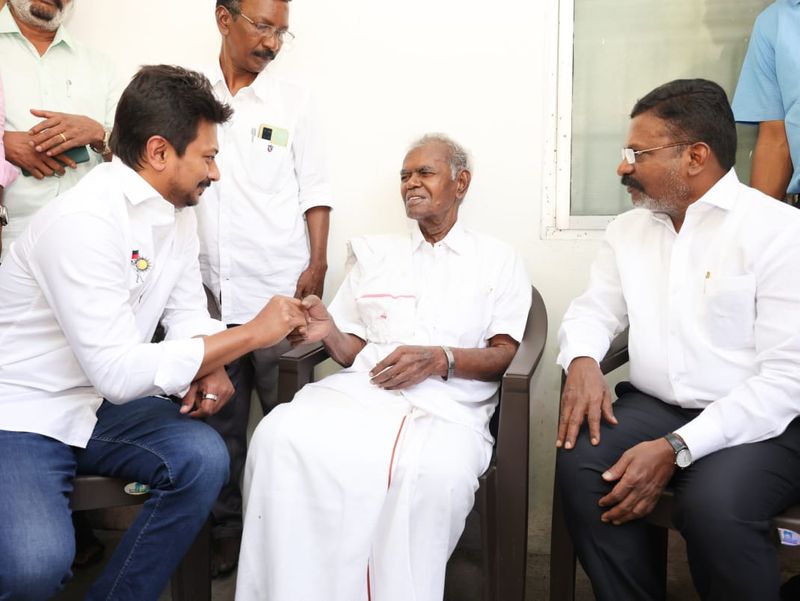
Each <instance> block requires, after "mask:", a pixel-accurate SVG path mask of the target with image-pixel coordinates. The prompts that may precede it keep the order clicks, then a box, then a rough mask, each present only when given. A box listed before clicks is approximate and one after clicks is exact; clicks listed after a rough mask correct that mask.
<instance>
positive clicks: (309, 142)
mask: <svg viewBox="0 0 800 601" xmlns="http://www.w3.org/2000/svg"><path fill="white" fill-rule="evenodd" d="M321 131H322V130H321V126H320V125H319V123H318V120H317V118H316V112H315V109H314V106H313V103H312V101H311V99H310V95H306V98H305V107H304V110H303V111H302V116H301V117H300V119H299V120H298V122H297V126H296V129H295V136H294V141H293V142H292V153H293V155H294V168H295V173H296V175H297V184H298V187H299V193H298V195H297V198H298V202H299V203H300V210H301V211H302V212H303V213H305V212H306V211H308V210H309V209H312V208H314V207H331V208H333V194H332V192H331V187H330V186H329V185H328V181H327V177H326V171H325V152H324V147H323V143H322V135H321Z"/></svg>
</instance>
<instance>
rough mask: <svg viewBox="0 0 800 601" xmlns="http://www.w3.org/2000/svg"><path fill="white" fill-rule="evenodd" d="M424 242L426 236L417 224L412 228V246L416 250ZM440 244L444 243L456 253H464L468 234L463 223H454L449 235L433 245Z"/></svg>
mask: <svg viewBox="0 0 800 601" xmlns="http://www.w3.org/2000/svg"><path fill="white" fill-rule="evenodd" d="M424 242H426V241H425V237H424V236H423V235H422V232H421V231H420V229H419V226H417V225H415V226H414V227H413V228H412V230H411V246H412V248H413V249H414V250H415V251H416V250H418V249H419V247H420V246H421V245H422V244H423V243H424ZM439 244H443V245H444V246H446V247H447V248H449V249H450V250H452V251H453V252H454V253H456V254H459V255H460V254H463V253H464V251H465V249H466V245H467V234H466V232H464V228H463V227H461V224H460V223H458V222H456V223H454V224H453V227H451V228H450V231H449V232H447V235H446V236H445V237H444V238H442V240H440V241H439V242H437V243H436V244H435V245H433V246H436V245H439ZM429 246H430V245H429Z"/></svg>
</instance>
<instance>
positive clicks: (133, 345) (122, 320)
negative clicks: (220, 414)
mask: <svg viewBox="0 0 800 601" xmlns="http://www.w3.org/2000/svg"><path fill="white" fill-rule="evenodd" d="M122 239H124V236H122V235H121V233H120V231H119V228H118V227H115V225H114V224H112V223H110V222H109V220H105V219H103V218H100V217H97V216H92V215H88V214H85V213H79V214H71V215H66V216H63V217H61V218H59V219H57V220H54V221H53V223H52V224H51V225H50V226H49V227H47V228H46V229H45V230H44V231H43V232H42V233H41V236H40V237H39V239H38V240H37V242H36V244H35V246H34V247H33V251H32V253H31V257H30V268H31V271H32V273H33V276H34V278H35V279H36V281H37V283H38V285H39V287H40V289H41V291H42V294H43V295H44V297H45V299H46V300H47V303H48V304H49V306H50V307H51V309H52V311H53V314H54V316H55V319H56V321H57V322H58V324H59V326H60V327H61V330H62V332H63V333H64V336H65V337H66V339H67V341H68V343H69V345H70V348H71V349H72V352H73V353H74V355H75V357H76V358H77V360H78V362H79V363H80V365H81V367H82V368H83V371H84V373H85V374H86V376H87V378H88V379H89V381H90V382H91V383H92V385H93V386H94V387H95V389H96V390H97V392H98V393H99V394H100V395H102V396H103V397H104V398H106V399H108V400H109V401H111V402H114V403H123V402H127V401H130V400H133V399H136V398H140V397H143V396H147V395H151V394H175V393H178V392H179V391H181V390H183V389H184V388H185V387H186V386H187V385H188V384H189V383H190V382H191V380H192V379H193V378H194V376H195V374H196V373H197V370H198V369H199V368H200V364H201V363H202V360H203V354H204V343H203V340H202V339H200V338H195V339H188V340H173V341H167V342H162V343H160V344H150V343H143V342H142V341H141V340H140V338H139V334H138V333H137V330H136V325H135V318H134V314H133V311H132V309H131V306H130V304H129V302H128V287H127V275H128V269H127V268H128V267H129V265H127V264H126V263H127V262H126V261H124V260H121V261H120V260H115V257H120V256H123V257H124V256H125V249H120V247H119V244H120V240H122Z"/></svg>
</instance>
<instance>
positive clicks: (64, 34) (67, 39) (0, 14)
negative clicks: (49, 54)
mask: <svg viewBox="0 0 800 601" xmlns="http://www.w3.org/2000/svg"><path fill="white" fill-rule="evenodd" d="M3 33H16V34H17V35H19V36H22V32H21V31H20V30H19V26H18V25H17V22H16V21H15V20H14V17H13V16H12V15H11V9H10V8H9V5H8V4H6V5H5V6H4V7H3V8H2V9H0V34H3ZM22 37H24V36H22ZM62 42H63V43H64V45H66V46H68V47H69V48H74V46H75V43H74V41H73V39H72V35H71V34H70V33H69V31H68V30H67V28H66V27H65V26H64V25H62V26H61V27H59V28H58V31H56V37H55V38H53V42H52V43H51V44H50V48H54V47H55V46H57V45H58V44H60V43H62ZM50 48H48V50H49V49H50Z"/></svg>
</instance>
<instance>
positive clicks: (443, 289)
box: [312, 223, 531, 440]
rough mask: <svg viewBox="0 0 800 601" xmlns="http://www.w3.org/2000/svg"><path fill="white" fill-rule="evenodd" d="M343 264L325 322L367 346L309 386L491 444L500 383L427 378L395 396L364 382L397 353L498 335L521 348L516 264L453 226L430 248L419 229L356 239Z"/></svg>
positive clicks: (477, 342) (527, 298) (521, 299)
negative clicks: (383, 403) (425, 416)
mask: <svg viewBox="0 0 800 601" xmlns="http://www.w3.org/2000/svg"><path fill="white" fill-rule="evenodd" d="M350 264H351V265H352V267H351V268H350V271H349V272H348V274H347V276H346V277H345V280H344V282H343V283H342V286H341V287H340V288H339V291H338V292H337V293H336V298H334V300H333V302H332V303H331V305H330V312H331V315H332V316H333V318H334V321H335V322H336V325H337V327H338V328H339V329H340V330H342V331H343V332H347V333H350V334H355V335H356V336H358V337H359V338H361V339H363V340H366V341H367V344H366V346H365V347H364V348H363V349H362V350H361V352H360V353H359V354H358V356H356V358H355V361H354V362H353V365H352V366H351V367H349V368H347V369H344V370H342V371H341V372H338V373H336V374H333V375H332V376H328V377H327V378H325V379H323V380H321V381H320V382H318V383H316V384H312V385H313V386H322V387H327V388H333V389H335V390H338V391H340V392H343V393H345V394H348V395H350V396H351V397H353V398H358V399H363V400H365V401H366V400H367V399H371V398H374V399H375V401H376V402H380V399H381V398H382V397H385V395H402V396H403V397H404V398H405V399H406V400H407V401H408V402H409V403H410V404H411V405H412V406H414V407H417V408H419V409H422V410H424V411H426V412H428V413H431V414H433V415H436V416H438V417H441V418H443V419H446V420H448V421H451V422H454V423H459V424H462V425H464V426H467V427H469V428H472V429H473V430H475V431H477V432H479V433H480V434H482V435H484V436H485V437H486V438H487V439H489V440H491V436H490V434H489V429H488V426H489V419H490V418H491V415H492V413H493V411H494V408H495V406H496V404H497V401H496V398H495V396H494V395H495V393H496V392H497V389H498V386H499V383H498V382H482V381H479V380H467V379H464V378H459V377H453V378H450V379H449V380H447V381H445V380H443V379H442V378H439V377H431V378H427V379H426V380H423V381H422V382H420V383H419V384H416V385H414V386H411V387H410V388H406V389H404V390H401V391H397V392H393V391H386V390H383V389H381V388H379V387H377V386H374V385H373V384H371V383H370V378H369V373H368V372H369V370H371V369H372V368H373V367H375V364H376V363H378V362H379V361H380V360H381V359H384V358H385V357H386V356H387V355H389V353H391V352H392V351H393V350H394V349H395V348H397V347H398V346H400V345H433V346H439V345H447V346H452V347H455V348H485V347H486V346H487V345H488V341H489V339H490V338H492V337H493V336H496V335H498V334H507V335H508V336H511V337H512V338H513V339H514V340H517V341H519V340H521V339H522V335H523V333H524V331H525V324H526V322H527V318H528V309H529V308H530V304H531V287H530V282H529V280H528V277H527V274H526V273H525V268H524V266H523V264H522V261H521V260H520V259H519V257H518V256H517V254H516V253H515V252H514V251H513V250H512V249H511V248H510V247H509V246H508V245H506V244H505V243H503V242H500V241H498V240H495V239H494V238H491V237H489V236H485V235H483V234H479V233H476V232H473V231H471V230H468V229H464V228H462V227H461V226H460V225H459V224H458V223H456V225H454V226H453V228H452V229H451V230H450V232H448V234H447V236H446V237H445V238H444V239H443V240H442V241H441V242H437V243H436V244H434V245H431V244H429V243H428V242H426V241H425V240H424V238H423V237H422V234H421V233H420V231H419V229H418V228H417V227H415V228H414V230H413V232H412V233H411V234H410V235H405V236H397V235H387V236H364V237H361V238H356V239H353V240H351V241H350Z"/></svg>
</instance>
